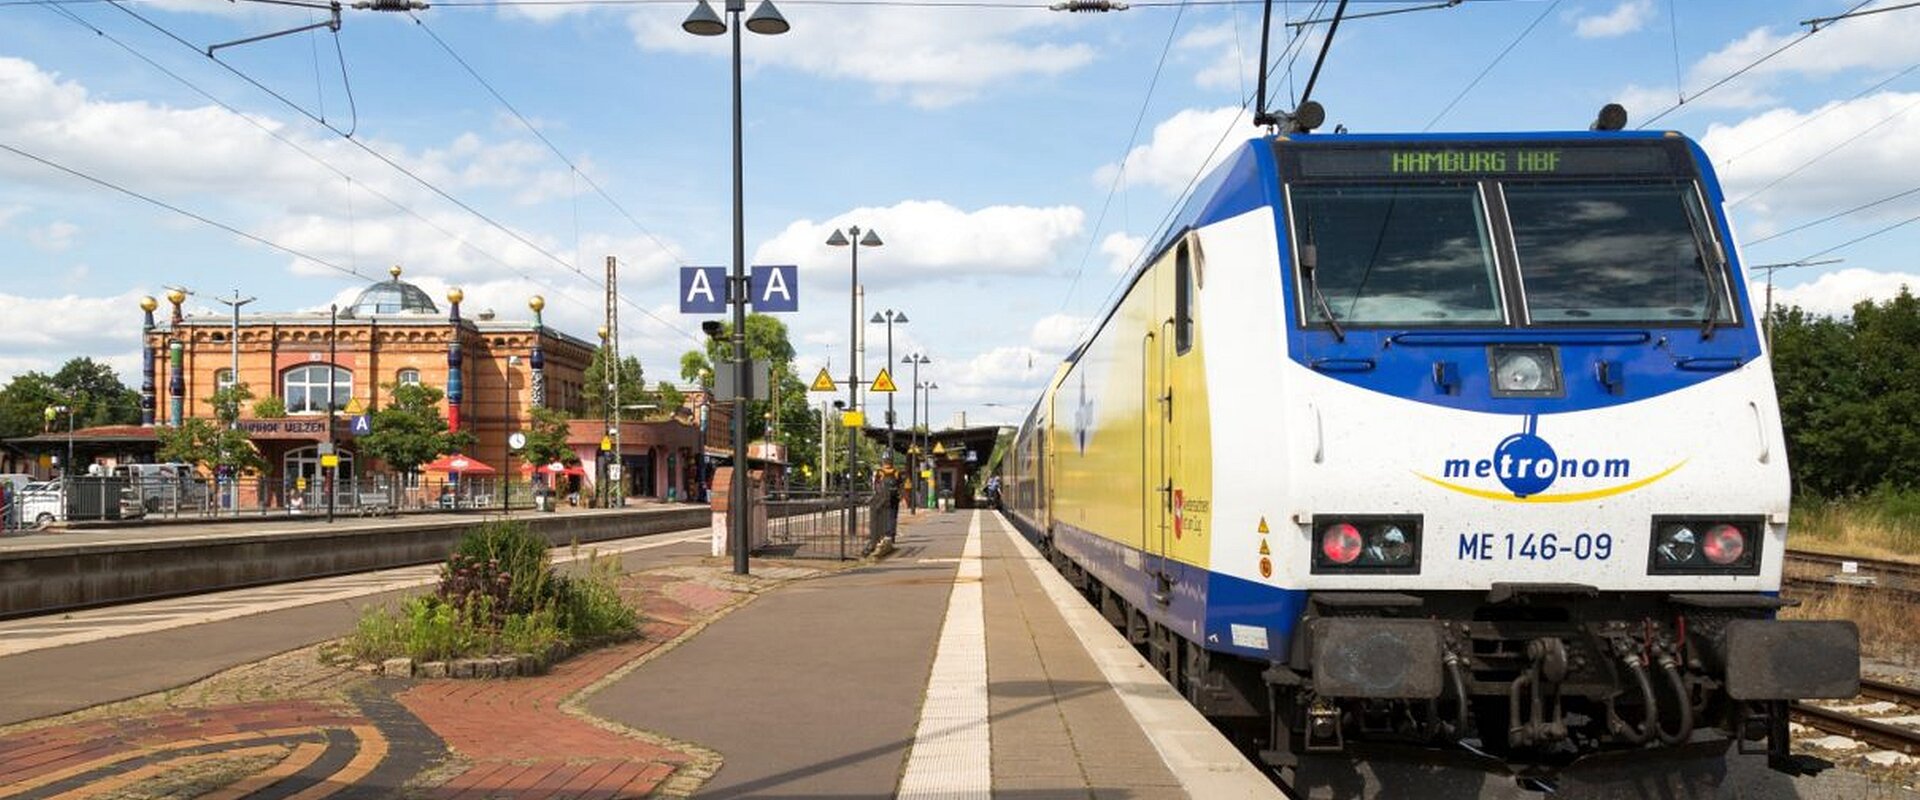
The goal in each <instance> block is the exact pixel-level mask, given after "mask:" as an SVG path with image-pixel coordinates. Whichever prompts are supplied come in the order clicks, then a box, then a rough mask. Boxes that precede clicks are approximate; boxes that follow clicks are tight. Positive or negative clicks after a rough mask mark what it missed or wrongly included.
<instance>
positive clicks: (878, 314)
mask: <svg viewBox="0 0 1920 800" xmlns="http://www.w3.org/2000/svg"><path fill="white" fill-rule="evenodd" d="M869 321H870V322H872V323H874V324H875V325H878V324H880V323H883V322H884V323H886V325H887V360H886V361H885V362H884V363H886V364H888V365H892V364H893V324H894V323H896V322H898V323H900V324H902V325H905V324H907V315H906V314H905V313H903V312H899V311H895V310H893V309H891V308H889V309H887V310H886V311H875V312H873V319H872V320H869ZM896 394H899V392H888V393H887V459H888V460H892V459H893V396H894V395H896Z"/></svg>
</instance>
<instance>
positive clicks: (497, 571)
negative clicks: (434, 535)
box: [440, 520, 553, 615]
mask: <svg viewBox="0 0 1920 800" xmlns="http://www.w3.org/2000/svg"><path fill="white" fill-rule="evenodd" d="M549 547H550V545H548V544H547V540H546V539H544V538H541V537H539V536H536V535H534V533H533V532H532V531H531V530H528V529H527V524H526V523H524V522H519V521H517V520H495V521H492V522H488V523H485V524H482V525H480V526H479V527H476V528H474V529H473V530H471V531H468V532H467V535H466V536H463V537H461V538H460V544H459V545H457V546H456V547H455V548H454V551H453V556H452V557H451V558H449V559H448V560H447V563H446V564H445V565H443V566H442V567H441V568H440V585H441V597H442V598H443V599H445V600H448V601H449V602H453V603H456V604H462V605H464V602H465V601H464V600H462V599H461V598H463V597H464V596H465V595H467V594H470V593H473V592H474V591H479V592H481V593H482V594H486V595H488V596H490V597H493V598H494V599H495V601H496V606H497V607H498V610H499V612H500V613H501V614H502V615H507V614H525V613H528V612H530V611H533V610H534V609H536V608H539V607H540V606H541V605H543V604H544V603H543V601H545V600H547V599H548V598H549V597H551V593H552V588H551V587H550V584H551V583H552V581H553V562H552V560H551V558H550V557H549V556H548V549H549ZM462 570H467V573H466V574H462ZM500 575H506V576H507V579H506V580H505V581H504V582H502V581H500V580H499V577H498V576H500ZM476 578H477V579H479V580H478V581H477V582H476V580H475V579H476ZM501 583H505V584H506V585H505V586H500V585H499V584H501Z"/></svg>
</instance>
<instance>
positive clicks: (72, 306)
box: [0, 267, 164, 387]
mask: <svg viewBox="0 0 1920 800" xmlns="http://www.w3.org/2000/svg"><path fill="white" fill-rule="evenodd" d="M0 271H4V272H7V273H9V274H11V268H10V267H9V268H0ZM146 294H149V292H147V291H142V290H138V289H135V290H130V291H126V292H122V293H120V294H117V295H112V296H107V297H90V296H86V295H80V294H66V295H60V296H53V297H32V296H27V295H17V294H5V293H0V319H6V320H15V321H30V324H14V325H0V375H17V374H19V373H22V372H26V371H28V370H39V371H42V372H46V371H51V370H56V369H59V368H60V365H61V364H64V363H66V361H67V359H69V358H76V357H79V356H88V357H91V358H93V359H95V360H104V361H107V362H108V363H110V364H112V365H113V366H114V368H115V369H117V370H119V371H120V373H121V380H122V381H126V380H128V379H130V378H131V379H134V380H135V381H136V382H135V383H133V384H132V385H134V386H136V387H137V386H138V383H137V379H138V378H139V372H140V370H139V368H138V364H139V357H140V322H141V318H142V313H141V311H140V298H141V297H142V296H143V295H146ZM163 313H164V312H163Z"/></svg>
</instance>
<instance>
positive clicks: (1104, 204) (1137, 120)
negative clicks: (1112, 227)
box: [1060, 9, 1185, 310]
mask: <svg viewBox="0 0 1920 800" xmlns="http://www.w3.org/2000/svg"><path fill="white" fill-rule="evenodd" d="M1184 16H1185V9H1182V10H1180V11H1179V12H1176V13H1175V14H1174V16H1173V24H1172V25H1169V26H1167V40H1166V42H1165V43H1163V44H1162V45H1161V46H1160V60H1159V61H1157V62H1155V63H1154V65H1153V77H1152V78H1149V79H1148V80H1147V92H1146V96H1145V97H1142V98H1140V110H1139V112H1137V113H1135V114H1134V117H1133V130H1132V132H1130V133H1128V134H1127V145H1126V147H1125V148H1123V149H1122V150H1121V151H1120V164H1119V166H1117V167H1116V168H1115V169H1114V173H1113V180H1112V181H1111V182H1110V183H1108V185H1107V198H1106V199H1105V200H1103V201H1101V203H1100V214H1099V215H1098V216H1097V217H1095V219H1094V222H1093V228H1092V229H1091V230H1089V231H1088V232H1087V248H1086V250H1085V251H1083V252H1082V253H1081V254H1080V266H1078V267H1076V268H1074V270H1073V280H1072V281H1069V282H1068V283H1067V291H1066V292H1065V293H1064V294H1062V295H1061V297H1060V308H1061V310H1065V309H1066V307H1067V304H1069V303H1071V302H1072V301H1073V293H1074V290H1075V289H1078V288H1079V286H1080V277H1081V276H1082V275H1084V274H1086V271H1087V261H1088V260H1090V259H1091V258H1092V257H1093V247H1094V244H1095V243H1096V242H1097V241H1099V238H1100V229H1101V227H1102V226H1103V225H1105V224H1106V219H1107V210H1108V209H1110V208H1111V207H1112V206H1113V197H1114V195H1115V194H1118V193H1119V191H1120V183H1121V182H1122V181H1124V180H1126V176H1127V159H1128V158H1129V157H1131V156H1132V155H1133V145H1134V143H1135V142H1137V141H1139V140H1140V126H1141V125H1142V124H1143V123H1145V122H1146V119H1147V109H1148V108H1150V107H1151V106H1152V104H1153V92H1154V89H1155V88H1156V87H1158V86H1159V85H1160V73H1161V71H1162V70H1164V69H1165V68H1166V66H1167V54H1168V53H1170V52H1172V51H1173V42H1174V39H1175V37H1177V36H1178V35H1179V33H1180V20H1181V19H1182V18H1183V17H1184Z"/></svg>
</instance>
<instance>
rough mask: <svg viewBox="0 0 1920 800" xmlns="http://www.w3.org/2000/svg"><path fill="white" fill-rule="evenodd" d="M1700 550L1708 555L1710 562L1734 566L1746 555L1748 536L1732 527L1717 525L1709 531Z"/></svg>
mask: <svg viewBox="0 0 1920 800" xmlns="http://www.w3.org/2000/svg"><path fill="white" fill-rule="evenodd" d="M1700 550H1701V552H1704V553H1706V554H1707V560H1708V561H1712V562H1713V563H1715V564H1732V563H1734V562H1736V561H1739V560H1740V556H1742V555H1744V554H1746V552H1747V535H1746V534H1744V533H1741V532H1740V529H1739V528H1736V527H1734V526H1732V525H1724V524H1723V525H1715V526H1713V527H1712V528H1710V529H1708V530H1707V538H1706V541H1704V542H1702V543H1701V545H1700Z"/></svg>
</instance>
